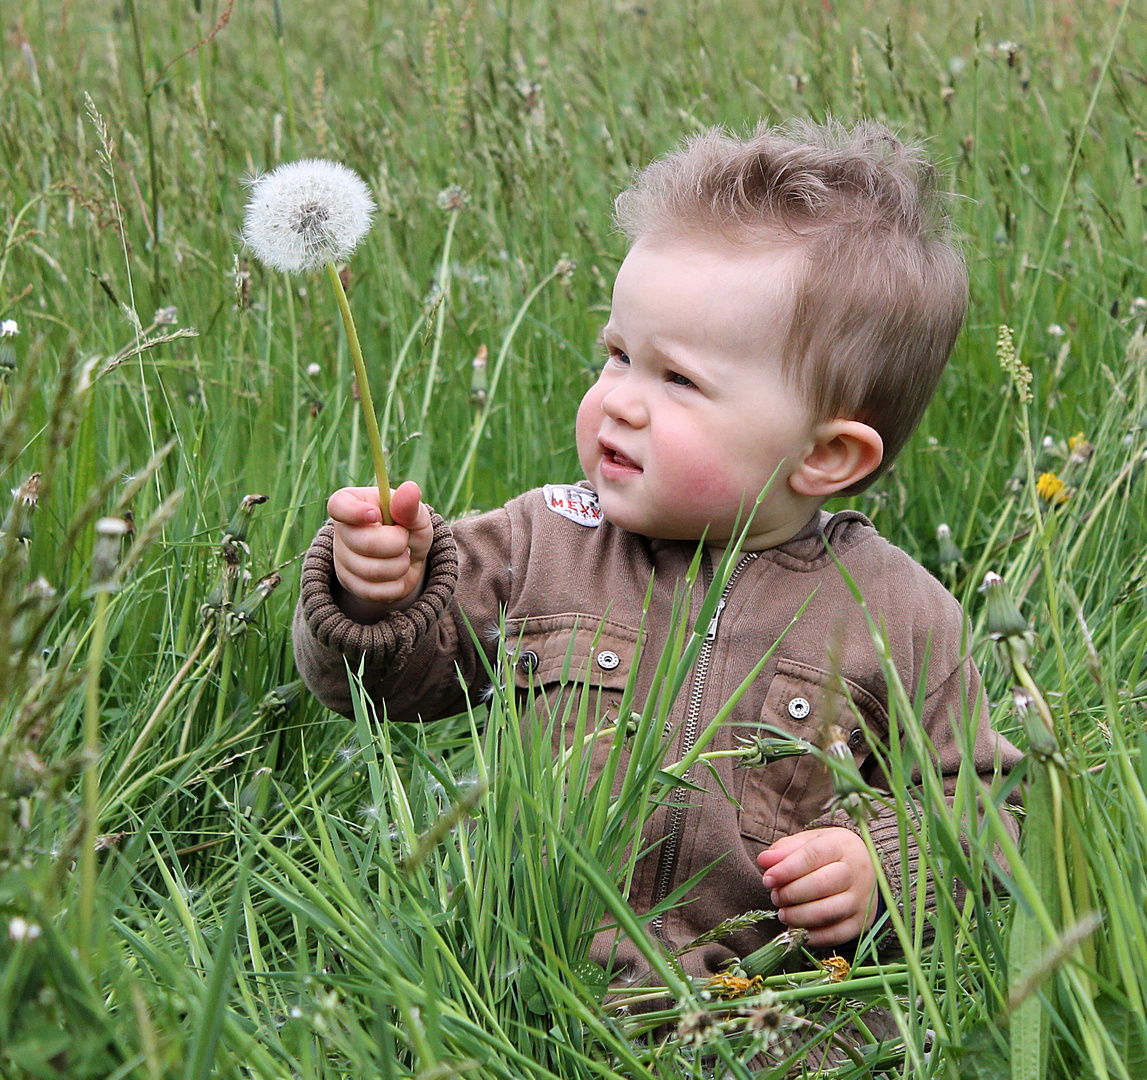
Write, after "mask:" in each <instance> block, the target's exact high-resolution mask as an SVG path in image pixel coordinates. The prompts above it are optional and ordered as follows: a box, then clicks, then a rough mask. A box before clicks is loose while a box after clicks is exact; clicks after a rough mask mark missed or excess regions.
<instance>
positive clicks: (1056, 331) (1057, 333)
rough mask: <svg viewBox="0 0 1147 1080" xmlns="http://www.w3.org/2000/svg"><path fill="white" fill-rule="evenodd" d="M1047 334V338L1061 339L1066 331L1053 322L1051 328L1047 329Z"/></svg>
mask: <svg viewBox="0 0 1147 1080" xmlns="http://www.w3.org/2000/svg"><path fill="white" fill-rule="evenodd" d="M1047 333H1048V337H1063V336H1064V334H1066V333H1067V331H1066V330H1065V329H1064V328H1063V327H1062V326H1060V325H1059V323H1057V322H1053V323H1052V324H1051V326H1049V327H1048V328H1047Z"/></svg>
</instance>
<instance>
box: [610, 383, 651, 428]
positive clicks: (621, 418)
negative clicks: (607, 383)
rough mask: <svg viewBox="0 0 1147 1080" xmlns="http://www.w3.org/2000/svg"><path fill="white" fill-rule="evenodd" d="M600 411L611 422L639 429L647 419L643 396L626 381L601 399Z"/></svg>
mask: <svg viewBox="0 0 1147 1080" xmlns="http://www.w3.org/2000/svg"><path fill="white" fill-rule="evenodd" d="M601 408H602V411H603V412H604V413H605V415H606V416H608V417H609V418H610V419H611V420H615V421H617V423H619V424H628V425H629V426H630V427H640V426H642V425H643V424H644V423H645V422H646V421H647V420H648V419H649V412H648V409H647V408H646V404H645V398H644V396H643V395H642V394H641V393H640V392H639V391H638V390H637V388H636V387H634V386H633V385H632V384H631V383H629V382H628V381H626V382H623V383H621V384H620V385H618V386H615V387H613V389H611V390H610V391H609V393H607V394H606V395H605V397H603V398H602V399H601Z"/></svg>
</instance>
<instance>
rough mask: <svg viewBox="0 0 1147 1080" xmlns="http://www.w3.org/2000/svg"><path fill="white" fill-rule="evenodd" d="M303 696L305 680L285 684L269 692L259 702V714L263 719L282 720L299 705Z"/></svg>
mask: <svg viewBox="0 0 1147 1080" xmlns="http://www.w3.org/2000/svg"><path fill="white" fill-rule="evenodd" d="M302 696H303V680H302V679H295V680H294V681H293V682H289V683H283V684H282V685H281V686H276V687H275V688H274V689H273V690H268V691H267V693H266V694H265V695H264V696H263V700H262V701H260V702H259V709H258V711H259V714H260V715H261V716H263V717H275V718H282V717H284V716H286V715H287V714H288V713H290V711H291V710H292V709H293V708H294V707H295V706H296V705H297V704H298V703H299V698H301V697H302Z"/></svg>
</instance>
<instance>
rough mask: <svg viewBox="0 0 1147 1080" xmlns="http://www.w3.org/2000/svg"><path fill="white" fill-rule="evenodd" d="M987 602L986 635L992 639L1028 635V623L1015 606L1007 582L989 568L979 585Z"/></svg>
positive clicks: (1024, 636)
mask: <svg viewBox="0 0 1147 1080" xmlns="http://www.w3.org/2000/svg"><path fill="white" fill-rule="evenodd" d="M980 592H982V593H983V594H984V597H985V599H986V600H987V604H988V636H989V637H990V638H991V639H992V640H993V641H1000V640H1002V639H1003V638H1010V637H1022V638H1026V637H1027V636H1028V624H1027V621H1026V620H1025V619H1024V617H1023V616H1022V615H1021V614H1020V609H1019V608H1018V607H1016V602H1015V601H1014V600H1013V599H1012V594H1011V593H1010V592H1009V591H1008V585H1007V582H1006V581H1004V579H1003V578H1002V577H1000V575H999V574H997V573H995V572H994V571H991V570H989V571H988V572H987V573H986V574H985V575H984V583H983V584H982V585H981V586H980Z"/></svg>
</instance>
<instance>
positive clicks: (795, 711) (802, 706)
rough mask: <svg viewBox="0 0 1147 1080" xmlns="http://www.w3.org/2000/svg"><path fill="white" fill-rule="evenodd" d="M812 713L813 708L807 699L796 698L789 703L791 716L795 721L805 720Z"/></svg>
mask: <svg viewBox="0 0 1147 1080" xmlns="http://www.w3.org/2000/svg"><path fill="white" fill-rule="evenodd" d="M810 712H812V706H811V705H810V704H809V703H808V699H807V698H803V697H795V698H793V699H792V701H790V702H789V716H791V717H792V718H793V719H794V720H803V719H804V718H805V717H806V716H808V714H809V713H810Z"/></svg>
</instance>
